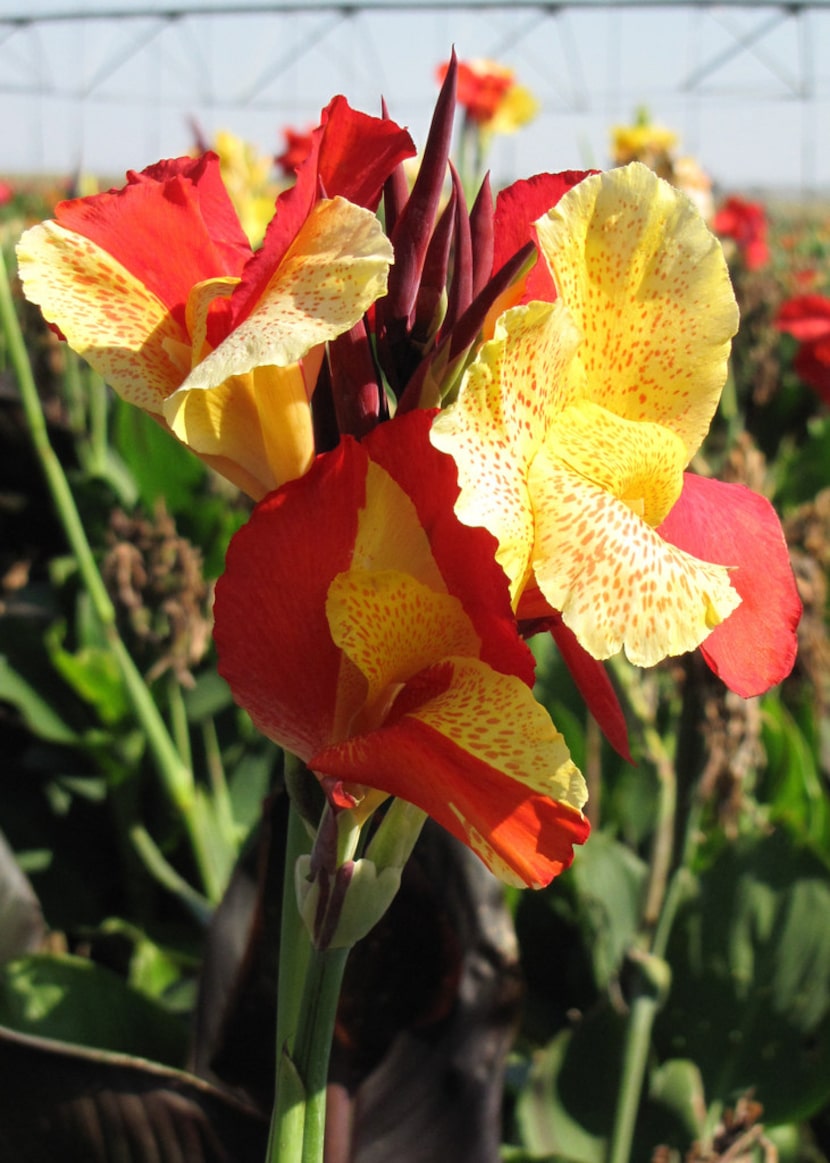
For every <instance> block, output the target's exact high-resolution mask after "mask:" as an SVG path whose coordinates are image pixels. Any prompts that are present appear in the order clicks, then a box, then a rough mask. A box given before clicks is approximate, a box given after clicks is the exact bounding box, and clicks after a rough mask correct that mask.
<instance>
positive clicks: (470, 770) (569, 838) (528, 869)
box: [310, 717, 590, 886]
mask: <svg viewBox="0 0 830 1163" xmlns="http://www.w3.org/2000/svg"><path fill="white" fill-rule="evenodd" d="M310 766H311V767H312V768H313V770H314V771H315V772H320V773H322V774H324V775H330V776H334V777H339V778H341V779H346V780H349V781H353V782H354V781H357V782H359V781H361V780H362V781H363V782H365V783H366V785H367V786H370V787H374V788H377V789H379V790H380V791H385V792H388V793H389V794H390V795H395V796H400V797H401V798H402V799H405V800H407V801H408V802H409V803H412V804H415V805H416V807H419V808H421V809H422V810H423V811H425V812H427V813H428V815H430V816H432V818H433V819H434V820H436V821H437V822H438V823H439V824H441V826H442V827H443V828H446V830H447V831H448V832H450V833H452V835H453V836H456V837H457V838H458V839H459V840H461V842H462V843H465V844H468V845H470V846H471V847H473V844H471V840H470V836H469V835H468V834H467V832H466V830H465V828H464V826H463V825H462V823H461V820H460V819H459V815H460V816H461V817H462V818H463V819H464V820H465V821H466V823H467V824H468V825H469V826H470V827H472V828H474V829H475V831H476V832H477V833H478V834H479V835H480V836H481V837H482V838H483V839H484V840H485V841H486V842H487V843H488V844H489V845H490V846H491V847H492V848H493V849H494V851H495V853H496V855H497V856H498V857H499V858H500V859H501V860H503V861H504V862H505V863H506V864H507V865H508V866H509V867H510V869H511V870H512V871H513V873H514V874H515V875H516V876H518V877H519V878H520V879H521V880H522V881H523V882H524V883H525V884H528V885H535V886H539V885H545V884H549V883H550V881H551V880H552V879H553V878H554V877H555V876H557V875H558V874H559V873H560V872H562V870H563V869H565V868H567V867H568V865H569V864H570V863H571V861H572V860H573V846H574V844H582V843H584V841H585V840H586V839H587V837H588V833H589V831H590V827H589V824H588V821H587V820H586V819H585V817H584V816H582V815H581V814H580V813H579V812H577V811H575V810H574V809H573V808H571V807H568V806H567V805H566V804H561V803H559V802H557V801H556V800H552V799H549V798H548V797H546V796H542V795H538V794H536V793H533V792H530V791H529V790H528V788H527V787H526V786H525V785H524V784H522V783H519V782H518V781H516V780H512V779H509V778H508V777H507V776H505V775H503V774H502V773H501V772H499V771H496V770H495V769H493V768H491V767H489V766H488V765H487V764H486V763H483V762H481V761H479V760H477V759H475V758H474V757H472V756H471V755H470V754H469V753H468V752H467V751H464V750H463V749H462V748H460V747H458V746H456V745H455V744H454V743H453V742H451V741H450V740H449V739H448V738H447V737H446V736H444V735H441V734H440V733H439V732H437V731H434V730H432V729H431V728H430V727H428V726H426V725H425V724H423V723H420V722H418V721H417V720H415V719H412V718H406V717H404V718H403V719H402V720H400V721H399V722H398V723H396V724H394V725H393V726H389V727H382V728H381V729H380V730H377V731H373V732H372V733H371V734H369V735H362V736H360V737H359V738H356V739H350V740H347V741H346V742H345V743H342V744H339V745H337V746H334V747H330V748H328V749H327V750H325V751H323V752H321V753H320V754H318V755H315V756H314V757H313V758H312V760H311V761H310ZM450 805H454V807H455V809H456V810H455V811H453V809H452V807H451V806H450Z"/></svg>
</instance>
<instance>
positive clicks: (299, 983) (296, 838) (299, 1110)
mask: <svg viewBox="0 0 830 1163" xmlns="http://www.w3.org/2000/svg"><path fill="white" fill-rule="evenodd" d="M286 762H287V763H290V762H292V759H291V758H290V757H288V756H286ZM310 848H311V840H310V837H309V835H308V832H307V830H306V826H305V824H304V823H303V819H302V816H301V815H300V813H299V811H298V810H297V808H296V807H295V806H294V803H293V801H292V802H291V805H290V807H289V810H288V835H287V838H286V845H285V872H284V878H283V886H282V916H281V918H280V948H279V976H278V979H277V1049H276V1053H277V1069H276V1092H275V1095H274V1111H273V1115H272V1118H271V1131H270V1134H269V1137H268V1155H267V1159H268V1163H299V1161H300V1160H301V1159H302V1149H303V1126H304V1124H305V1088H304V1083H303V1080H302V1078H301V1077H300V1076H299V1075H298V1073H297V1070H296V1067H295V1065H294V1059H293V1053H294V1041H295V1034H296V1030H297V1025H298V1022H299V1014H300V1009H301V1004H302V995H303V983H304V982H305V980H306V968H307V965H308V958H309V953H310V951H311V941H310V940H309V936H308V931H307V929H306V927H305V925H304V924H303V921H302V918H301V917H300V913H299V910H298V908H297V894H296V890H295V887H294V869H295V867H296V864H297V860H298V858H299V857H300V856H304V855H305V854H306V853H307V852H308V851H309V849H310Z"/></svg>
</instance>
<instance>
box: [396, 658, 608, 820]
mask: <svg viewBox="0 0 830 1163" xmlns="http://www.w3.org/2000/svg"><path fill="white" fill-rule="evenodd" d="M446 664H447V665H448V666H451V668H452V671H451V674H452V678H451V681H450V682H449V683H448V684H447V685H446V687H445V689H443V690H441V691H439V692H438V693H437V694H435V695H434V696H433V697H432V698H431V699H428V700H426V701H424V702H420V703H419V704H418V705H417V706H415V707H414V708H412V709H409V710H407V712H406V714H407V716H409V717H411V718H414V719H418V720H419V722H421V723H424V724H426V725H427V726H429V727H431V728H432V729H433V730H434V731H437V732H438V733H439V734H441V735H444V736H445V737H446V738H447V739H451V740H452V741H453V742H454V743H455V744H456V746H458V747H460V748H461V749H462V750H463V751H465V752H467V754H468V755H470V756H472V757H474V758H475V759H477V760H479V761H480V762H482V763H486V764H487V765H488V766H489V767H492V768H493V769H494V770H496V771H498V772H500V773H501V774H502V775H506V776H509V777H510V779H515V780H518V781H519V782H520V783H521V784H523V785H524V786H525V787H526V788H529V789H530V790H531V791H534V792H538V793H539V794H540V795H544V796H549V797H550V798H551V799H554V800H561V801H562V802H563V803H567V804H569V805H570V806H571V807H572V808H575V809H577V810H581V809H582V807H583V805H584V804H585V801H586V800H587V798H588V793H587V790H586V787H585V781H584V779H583V778H582V774H581V773H580V771H579V769H578V768H577V767H575V766H574V764H573V762H572V761H571V757H570V752H569V751H568V748H567V745H566V743H565V740H564V739H563V737H562V735H560V733H559V732H558V731H557V730H556V727H555V726H554V724H553V722H552V721H551V718H550V715H549V714H548V712H547V711H546V710H545V708H544V707H543V706H542V705H541V703H538V702H537V701H536V699H535V698H534V697H533V694H532V692H531V691H530V690H529V689H528V688H527V686H526V685H525V684H524V683H523V682H522V680H521V679H519V678H516V676H515V675H508V674H499V673H498V671H495V670H493V669H492V667H489V666H487V665H486V663H483V662H480V661H479V660H478V659H472V658H458V657H454V658H449V659H447V663H446ZM402 697H403V696H402Z"/></svg>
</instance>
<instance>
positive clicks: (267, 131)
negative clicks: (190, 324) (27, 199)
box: [0, 0, 830, 190]
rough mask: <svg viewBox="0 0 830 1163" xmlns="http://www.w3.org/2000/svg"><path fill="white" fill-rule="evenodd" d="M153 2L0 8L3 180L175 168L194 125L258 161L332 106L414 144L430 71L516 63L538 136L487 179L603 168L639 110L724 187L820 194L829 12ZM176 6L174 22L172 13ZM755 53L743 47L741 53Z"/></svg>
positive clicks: (498, 152)
mask: <svg viewBox="0 0 830 1163" xmlns="http://www.w3.org/2000/svg"><path fill="white" fill-rule="evenodd" d="M153 7H157V8H161V7H162V5H161V4H160V3H159V2H158V0H145V2H144V3H143V4H142V9H143V11H144V12H145V15H144V16H142V17H141V18H140V19H134V18H133V17H131V16H128V15H126V14H127V13H130V12H135V11H136V8H137V3H136V2H135V0H108V2H107V4H106V9H107V11H108V12H115V11H122V12H124V13H125V15H124V16H122V17H121V18H120V19H116V18H110V19H107V20H92V19H89V20H85V21H83V22H71V23H70V22H44V23H35V24H33V25H31V26H28V27H21V28H13V27H12V26H11V25H8V24H6V25H4V24H3V23H2V21H3V20H4V19H6V20H8V19H9V18H10V17H13V16H19V15H21V13H28V14H29V15H31V14H32V13H37V12H47V11H48V12H51V13H56V12H60V11H62V10H63V11H69V10H71V11H73V12H76V11H84V12H89V13H90V15H92V14H94V13H95V12H96V11H97V12H101V11H102V5H100V4H99V5H97V6H96V5H91V4H89V3H84V0H75V2H74V3H73V2H72V0H49V3H48V7H47V3H46V0H43V3H42V6H38V5H37V4H35V5H33V6H30V7H29V8H28V9H25V8H23V7H22V6H21V4H20V0H0V114H2V119H3V125H4V134H3V141H2V145H0V172H3V173H15V172H21V171H24V172H28V171H33V170H50V171H57V172H65V171H68V170H75V169H77V168H79V167H80V168H84V169H87V170H89V171H92V172H96V173H104V174H106V175H108V176H112V177H116V176H118V175H120V174H121V173H122V172H123V171H124V170H125V169H127V168H140V167H142V166H144V165H146V164H149V163H150V162H152V161H155V160H157V159H158V158H159V157H163V156H172V155H176V154H179V153H183V152H185V151H186V150H187V149H188V148H189V146H190V143H191V136H190V132H189V128H188V118H189V117H190V116H193V117H195V118H197V119H198V121H199V123H200V124H201V125H202V127H203V128H204V129H205V131H206V132H207V133H208V134H210V133H212V132H213V131H215V130H216V129H219V128H227V129H231V130H233V131H234V132H236V133H238V134H240V135H242V136H244V137H247V138H248V139H250V140H251V141H253V142H254V143H255V144H257V145H258V146H259V148H260V149H262V150H266V151H269V152H274V151H277V150H278V149H279V148H280V141H281V138H280V129H281V127H282V126H284V125H287V124H292V125H297V126H300V127H302V126H306V125H308V124H311V123H313V122H314V121H315V120H316V118H317V115H318V113H319V110H320V108H321V107H322V106H323V105H324V104H326V102H327V101H328V100H329V98H330V97H331V96H333V95H334V94H335V93H337V92H343V93H345V94H346V96H347V97H348V98H349V100H350V102H351V103H352V104H353V105H355V106H357V107H359V108H362V109H366V110H367V111H370V112H375V111H377V109H378V106H379V100H380V96H381V95H383V96H385V97H386V99H387V102H388V104H389V107H390V111H391V113H392V115H393V116H394V117H395V119H396V120H398V121H399V122H401V123H403V124H406V125H408V126H409V128H410V129H411V131H412V133H413V135H414V136H415V138H416V142H420V141H422V140H423V136H424V133H425V129H426V125H427V123H428V118H429V112H430V109H431V105H432V103H433V101H434V98H435V94H436V85H435V82H434V78H433V73H434V68H435V66H436V64H438V63H439V61H441V60H442V59H445V58H446V56H447V55H448V52H449V48H450V46H451V45H452V44H453V43H454V44H455V45H456V47H457V50H458V53H459V55H460V56H462V57H474V56H489V57H495V58H497V59H499V60H501V61H502V62H503V63H505V64H509V65H511V66H512V67H513V68H514V69H515V70H516V73H517V75H518V77H519V79H520V80H521V81H522V82H523V83H525V84H526V85H528V87H530V88H531V89H532V90H533V91H534V93H535V94H536V95H537V97H538V98H539V100H540V102H541V105H542V112H541V113H540V115H539V117H538V118H537V119H536V121H535V122H534V123H533V125H532V126H530V127H529V128H527V129H526V130H524V131H523V132H522V133H521V134H519V135H517V136H516V137H513V138H510V139H503V140H502V141H500V142H498V143H497V145H496V147H495V148H494V151H493V154H492V158H491V162H492V168H493V171H494V176H495V178H496V180H497V181H498V180H505V181H506V180H510V179H512V178H514V177H517V176H523V175H526V174H529V173H532V172H536V171H539V170H543V169H547V170H559V169H568V168H578V167H583V166H586V165H604V164H607V162H608V142H609V129H610V126H611V125H612V124H614V123H617V122H620V121H628V120H630V118H631V116H632V114H633V112H634V110H635V108H636V107H637V106H638V105H640V104H645V105H646V106H648V108H649V109H650V111H651V113H652V116H653V118H654V119H655V120H658V121H661V122H662V123H664V124H667V125H669V126H671V127H672V128H673V129H675V130H676V131H677V132H678V133H679V135H680V137H681V146H682V149H683V151H684V152H688V153H692V154H694V155H695V156H696V157H697V158H698V159H699V160H700V161H701V162H702V164H703V165H704V166H705V168H706V169H707V170H708V171H709V172H710V173H711V174H712V176H713V177H714V178H715V179H716V181H717V182H718V184H719V186H720V187H721V188H723V189H752V188H755V187H775V186H783V187H789V188H792V189H795V190H799V189H812V188H817V187H824V188H830V5H828V4H827V3H823V4H822V6H821V7H819V8H815V9H810V10H807V11H805V12H803V13H802V14H801V16H799V17H797V18H796V17H794V16H786V15H785V14H784V13H782V12H781V11H779V10H778V9H775V8H772V7H770V6H769V5H768V4H767V5H766V6H765V7H763V8H760V7H759V8H749V9H738V8H731V7H730V8H723V9H717V8H707V9H705V10H704V9H693V8H692V7H674V8H672V9H669V8H649V9H630V8H625V9H619V8H617V9H614V8H592V9H590V10H585V9H578V8H565V9H562V10H561V11H560V12H559V13H558V14H553V13H552V12H547V13H546V12H544V11H543V10H539V9H536V10H533V9H530V8H524V7H519V6H516V5H513V6H511V5H509V4H507V5H505V6H504V7H503V8H502V9H499V10H494V9H490V8H488V9H486V10H481V11H478V12H472V11H469V10H465V11H462V10H458V9H452V8H445V9H443V10H439V9H430V10H428V11H425V10H422V11H420V12H419V11H417V10H416V6H413V7H412V8H410V9H408V10H404V11H396V12H390V11H381V10H375V11H370V10H367V11H361V12H359V13H355V14H354V15H351V16H346V15H345V14H343V13H342V12H341V13H335V12H331V11H303V12H301V13H294V14H292V15H285V14H283V15H276V14H258V15H245V14H242V13H236V14H233V15H227V14H224V15H223V14H214V15H212V16H188V17H186V18H184V19H181V20H178V21H176V22H172V23H171V22H166V21H161V20H159V19H158V18H156V17H153V16H152V15H150V14H146V13H148V11H149V10H150V9H152V8H153ZM168 7H169V6H168ZM742 41H746V42H749V43H748V47H747V48H745V49H743V50H741V49H739V47H738V46H739V44H740V43H741V42H742Z"/></svg>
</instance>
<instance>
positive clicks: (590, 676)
mask: <svg viewBox="0 0 830 1163" xmlns="http://www.w3.org/2000/svg"><path fill="white" fill-rule="evenodd" d="M551 634H552V635H553V638H554V641H555V642H556V645H557V646H558V647H559V652H560V654H561V655H562V658H563V659H564V662H565V665H566V666H567V668H568V670H569V671H570V672H571V677H572V678H573V680H574V682H575V683H576V686H577V689H578V690H579V693H580V694H581V695H582V697H583V699H584V700H585V705H586V706H587V708H588V710H589V711H590V712H591V714H592V715H593V716H594V718H595V719H596V721H597V723H598V724H599V728H600V730H601V731H602V733H603V735H604V736H605V738H606V739H607V740H608V742H609V743H610V744H611V746H612V747H613V748H614V750H615V751H616V752H617V754H618V755H621V756H622V757H623V759H625V760H627V761H628V762H629V763H633V762H634V761H633V759H632V758H631V751H630V749H629V746H628V726H627V724H626V721H625V715H624V714H623V709H622V707H621V706H620V700H619V699H618V698H617V692H616V691H615V690H614V686H613V684H612V682H611V679H610V678H609V677H608V672H607V671H606V669H605V667H604V665H603V664H602V663H601V662H599V661H597V659H596V658H593V657H592V656H591V655H590V654H589V653H588V652H587V650H583V649H582V647H581V646H580V645H579V642H578V641H577V639H576V635H575V634H574V633H573V631H571V630H569V629H568V627H567V626H566V625H565V623H564V622H563V621H562V615H561V614H557V615H556V616H555V619H554V622H553V625H552V626H551Z"/></svg>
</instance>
